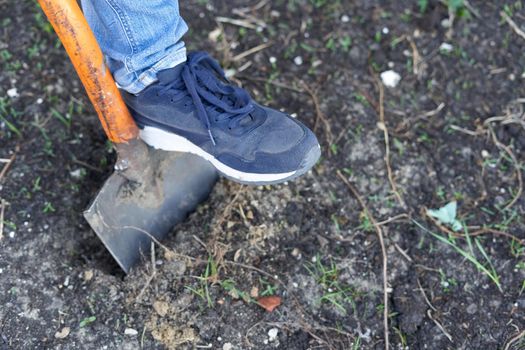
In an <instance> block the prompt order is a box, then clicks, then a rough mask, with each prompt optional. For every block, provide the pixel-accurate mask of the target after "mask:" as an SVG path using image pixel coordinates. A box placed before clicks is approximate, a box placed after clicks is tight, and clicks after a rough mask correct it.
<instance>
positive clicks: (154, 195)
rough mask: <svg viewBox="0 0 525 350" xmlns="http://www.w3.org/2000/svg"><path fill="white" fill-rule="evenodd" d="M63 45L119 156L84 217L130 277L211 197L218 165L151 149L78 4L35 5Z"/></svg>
mask: <svg viewBox="0 0 525 350" xmlns="http://www.w3.org/2000/svg"><path fill="white" fill-rule="evenodd" d="M38 2H39V3H40V6H41V7H42V9H43V11H44V13H45V14H46V16H47V18H48V19H49V21H50V22H51V24H52V26H53V28H54V29H55V32H56V33H57V34H58V37H59V38H60V40H61V42H62V44H63V45H64V47H65V49H66V51H67V53H68V55H69V58H70V59H71V61H72V63H73V65H74V67H75V69H76V71H77V73H78V75H79V76H80V80H81V81H82V84H83V85H84V87H85V89H86V91H87V94H88V96H89V98H90V100H91V102H92V104H93V106H94V107H95V110H96V112H97V114H98V117H99V119H100V122H101V123H102V127H103V128H104V131H105V132H106V135H107V137H108V138H109V139H110V140H111V141H112V142H113V143H114V144H115V148H116V150H117V154H118V158H117V162H116V164H115V171H114V173H113V174H112V175H111V176H110V177H109V178H108V179H107V180H106V182H105V183H104V185H103V186H102V189H101V190H100V192H99V193H98V195H97V196H96V198H95V199H94V200H93V202H92V203H91V205H90V206H89V208H88V209H87V210H86V211H85V212H84V217H85V218H86V220H87V221H88V222H89V224H90V226H91V227H92V228H93V230H94V231H95V232H96V234H97V235H98V237H99V238H100V239H101V240H102V242H103V243H104V245H105V246H106V248H107V249H108V250H109V251H110V253H111V254H112V255H113V257H114V258H115V260H116V261H117V263H118V264H119V265H120V267H121V268H122V269H123V270H124V271H125V272H126V273H128V272H129V270H130V268H131V267H132V266H133V265H135V264H136V263H137V262H138V261H139V260H140V258H141V256H142V255H145V254H146V253H147V252H148V251H149V248H150V245H151V242H152V241H158V240H161V239H162V238H163V237H165V236H166V235H167V234H168V233H169V232H170V231H171V230H172V229H173V227H174V226H175V225H176V224H177V223H179V222H181V221H182V220H184V218H185V217H186V216H187V214H188V213H189V212H190V211H193V210H194V209H195V208H196V206H197V205H198V204H199V203H200V202H201V201H203V200H204V199H205V198H206V197H207V196H208V195H209V193H210V191H211V189H212V188H213V185H214V184H215V182H216V180H217V173H216V171H215V168H214V167H213V166H212V165H211V164H210V163H209V162H207V161H205V160H204V159H202V158H200V157H197V156H194V155H191V154H187V153H177V152H164V151H160V150H155V149H152V148H150V147H148V146H147V145H146V144H145V143H144V142H142V141H141V140H140V139H139V138H138V134H139V129H138V128H137V125H136V124H135V122H134V121H133V118H132V117H131V115H130V114H129V111H128V109H127V108H126V105H125V104H124V102H123V100H122V98H121V96H120V93H119V91H118V88H117V86H116V84H115V82H114V81H113V78H112V76H111V73H110V72H109V70H108V68H107V67H106V65H105V62H104V57H103V54H102V52H101V50H100V48H99V46H98V44H97V42H96V39H95V37H94V35H93V33H92V32H91V29H90V28H89V26H88V23H87V22H86V20H85V18H84V16H83V14H82V11H81V10H80V8H79V6H78V4H77V2H76V0H38Z"/></svg>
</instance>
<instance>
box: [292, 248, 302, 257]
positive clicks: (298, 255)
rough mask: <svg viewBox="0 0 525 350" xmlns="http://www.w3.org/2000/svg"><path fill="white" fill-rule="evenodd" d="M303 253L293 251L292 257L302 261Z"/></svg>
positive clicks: (296, 250)
mask: <svg viewBox="0 0 525 350" xmlns="http://www.w3.org/2000/svg"><path fill="white" fill-rule="evenodd" d="M301 255H302V254H301V251H300V250H299V249H298V248H294V249H292V256H293V257H294V258H296V259H297V260H299V259H301Z"/></svg>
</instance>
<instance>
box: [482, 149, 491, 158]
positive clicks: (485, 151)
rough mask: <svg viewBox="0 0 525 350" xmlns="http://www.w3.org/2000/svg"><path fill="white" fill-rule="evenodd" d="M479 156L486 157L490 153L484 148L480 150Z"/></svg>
mask: <svg viewBox="0 0 525 350" xmlns="http://www.w3.org/2000/svg"><path fill="white" fill-rule="evenodd" d="M481 156H482V157H483V158H488V157H490V153H489V151H487V150H486V149H484V150H481Z"/></svg>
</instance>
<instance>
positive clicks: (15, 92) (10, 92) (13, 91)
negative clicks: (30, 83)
mask: <svg viewBox="0 0 525 350" xmlns="http://www.w3.org/2000/svg"><path fill="white" fill-rule="evenodd" d="M7 96H9V97H11V98H15V97H18V90H17V89H16V88H12V89H9V90H7Z"/></svg>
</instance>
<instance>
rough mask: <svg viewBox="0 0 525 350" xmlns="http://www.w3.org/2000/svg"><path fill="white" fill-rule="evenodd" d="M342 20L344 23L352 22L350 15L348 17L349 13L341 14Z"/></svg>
mask: <svg viewBox="0 0 525 350" xmlns="http://www.w3.org/2000/svg"><path fill="white" fill-rule="evenodd" d="M341 22H343V23H348V22H350V17H348V16H347V15H342V16H341Z"/></svg>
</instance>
